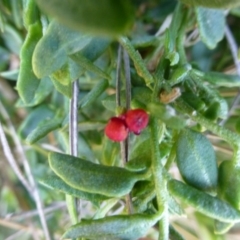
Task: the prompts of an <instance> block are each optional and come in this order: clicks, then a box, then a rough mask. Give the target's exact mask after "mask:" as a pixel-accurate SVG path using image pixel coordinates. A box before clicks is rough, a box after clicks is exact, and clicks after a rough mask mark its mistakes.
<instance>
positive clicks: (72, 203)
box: [66, 80, 81, 224]
mask: <svg viewBox="0 0 240 240" xmlns="http://www.w3.org/2000/svg"><path fill="white" fill-rule="evenodd" d="M78 95H79V83H78V80H76V81H74V82H73V84H72V99H71V101H70V112H69V119H70V122H69V147H70V149H69V150H70V154H71V155H73V156H75V157H77V155H78V106H77V104H78ZM66 202H67V206H68V211H69V214H70V217H71V221H72V223H73V224H75V223H77V222H78V220H80V214H78V212H79V213H80V210H79V211H77V206H80V205H81V203H80V200H79V201H78V200H77V199H76V198H75V197H73V196H70V195H66ZM78 215H79V216H78ZM78 218H79V219H78Z"/></svg>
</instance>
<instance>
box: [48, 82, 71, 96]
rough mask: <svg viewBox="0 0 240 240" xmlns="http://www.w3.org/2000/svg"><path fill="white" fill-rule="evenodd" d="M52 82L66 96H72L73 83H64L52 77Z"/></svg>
mask: <svg viewBox="0 0 240 240" xmlns="http://www.w3.org/2000/svg"><path fill="white" fill-rule="evenodd" d="M51 80H52V83H53V85H54V87H55V88H56V90H57V91H58V92H60V93H61V94H63V95H64V96H66V97H68V98H71V97H72V83H71V82H69V83H68V84H67V85H63V84H62V83H61V82H59V81H57V80H55V79H54V78H51Z"/></svg>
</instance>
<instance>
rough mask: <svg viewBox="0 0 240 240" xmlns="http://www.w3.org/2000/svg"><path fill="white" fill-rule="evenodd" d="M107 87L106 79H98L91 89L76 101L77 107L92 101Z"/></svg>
mask: <svg viewBox="0 0 240 240" xmlns="http://www.w3.org/2000/svg"><path fill="white" fill-rule="evenodd" d="M107 87H108V81H107V80H106V79H103V80H101V81H99V82H98V83H97V84H96V85H95V86H94V87H93V88H92V90H91V91H90V92H89V93H88V94H87V95H85V96H84V97H83V98H82V99H80V101H79V103H78V108H84V107H86V106H88V105H89V104H91V103H92V102H94V101H95V100H96V99H97V98H98V97H99V96H100V95H101V94H102V93H103V92H104V91H105V90H106V89H107Z"/></svg>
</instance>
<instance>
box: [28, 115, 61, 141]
mask: <svg viewBox="0 0 240 240" xmlns="http://www.w3.org/2000/svg"><path fill="white" fill-rule="evenodd" d="M61 124H62V120H60V119H49V120H45V121H42V122H41V123H40V124H39V125H38V126H37V127H36V128H35V129H34V130H33V131H32V132H31V133H30V134H29V135H28V136H27V139H26V141H27V142H28V143H29V144H33V143H35V142H37V141H38V140H40V139H41V138H43V137H45V136H46V135H47V134H48V133H50V132H51V131H54V130H56V129H57V128H60V127H61Z"/></svg>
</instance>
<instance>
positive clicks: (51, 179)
mask: <svg viewBox="0 0 240 240" xmlns="http://www.w3.org/2000/svg"><path fill="white" fill-rule="evenodd" d="M40 183H41V184H43V185H45V186H47V187H49V188H52V189H55V190H58V191H61V192H64V193H65V194H68V195H72V196H74V197H78V198H80V199H84V200H87V201H91V202H92V203H94V204H95V205H97V206H99V205H100V203H101V202H102V201H104V200H106V199H107V197H106V196H103V195H100V194H92V193H88V192H83V191H80V190H78V189H76V188H73V187H71V186H69V185H68V184H66V183H65V182H64V181H63V180H62V179H61V178H59V177H58V176H56V175H55V174H52V175H48V176H47V177H45V178H44V179H41V180H40Z"/></svg>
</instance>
